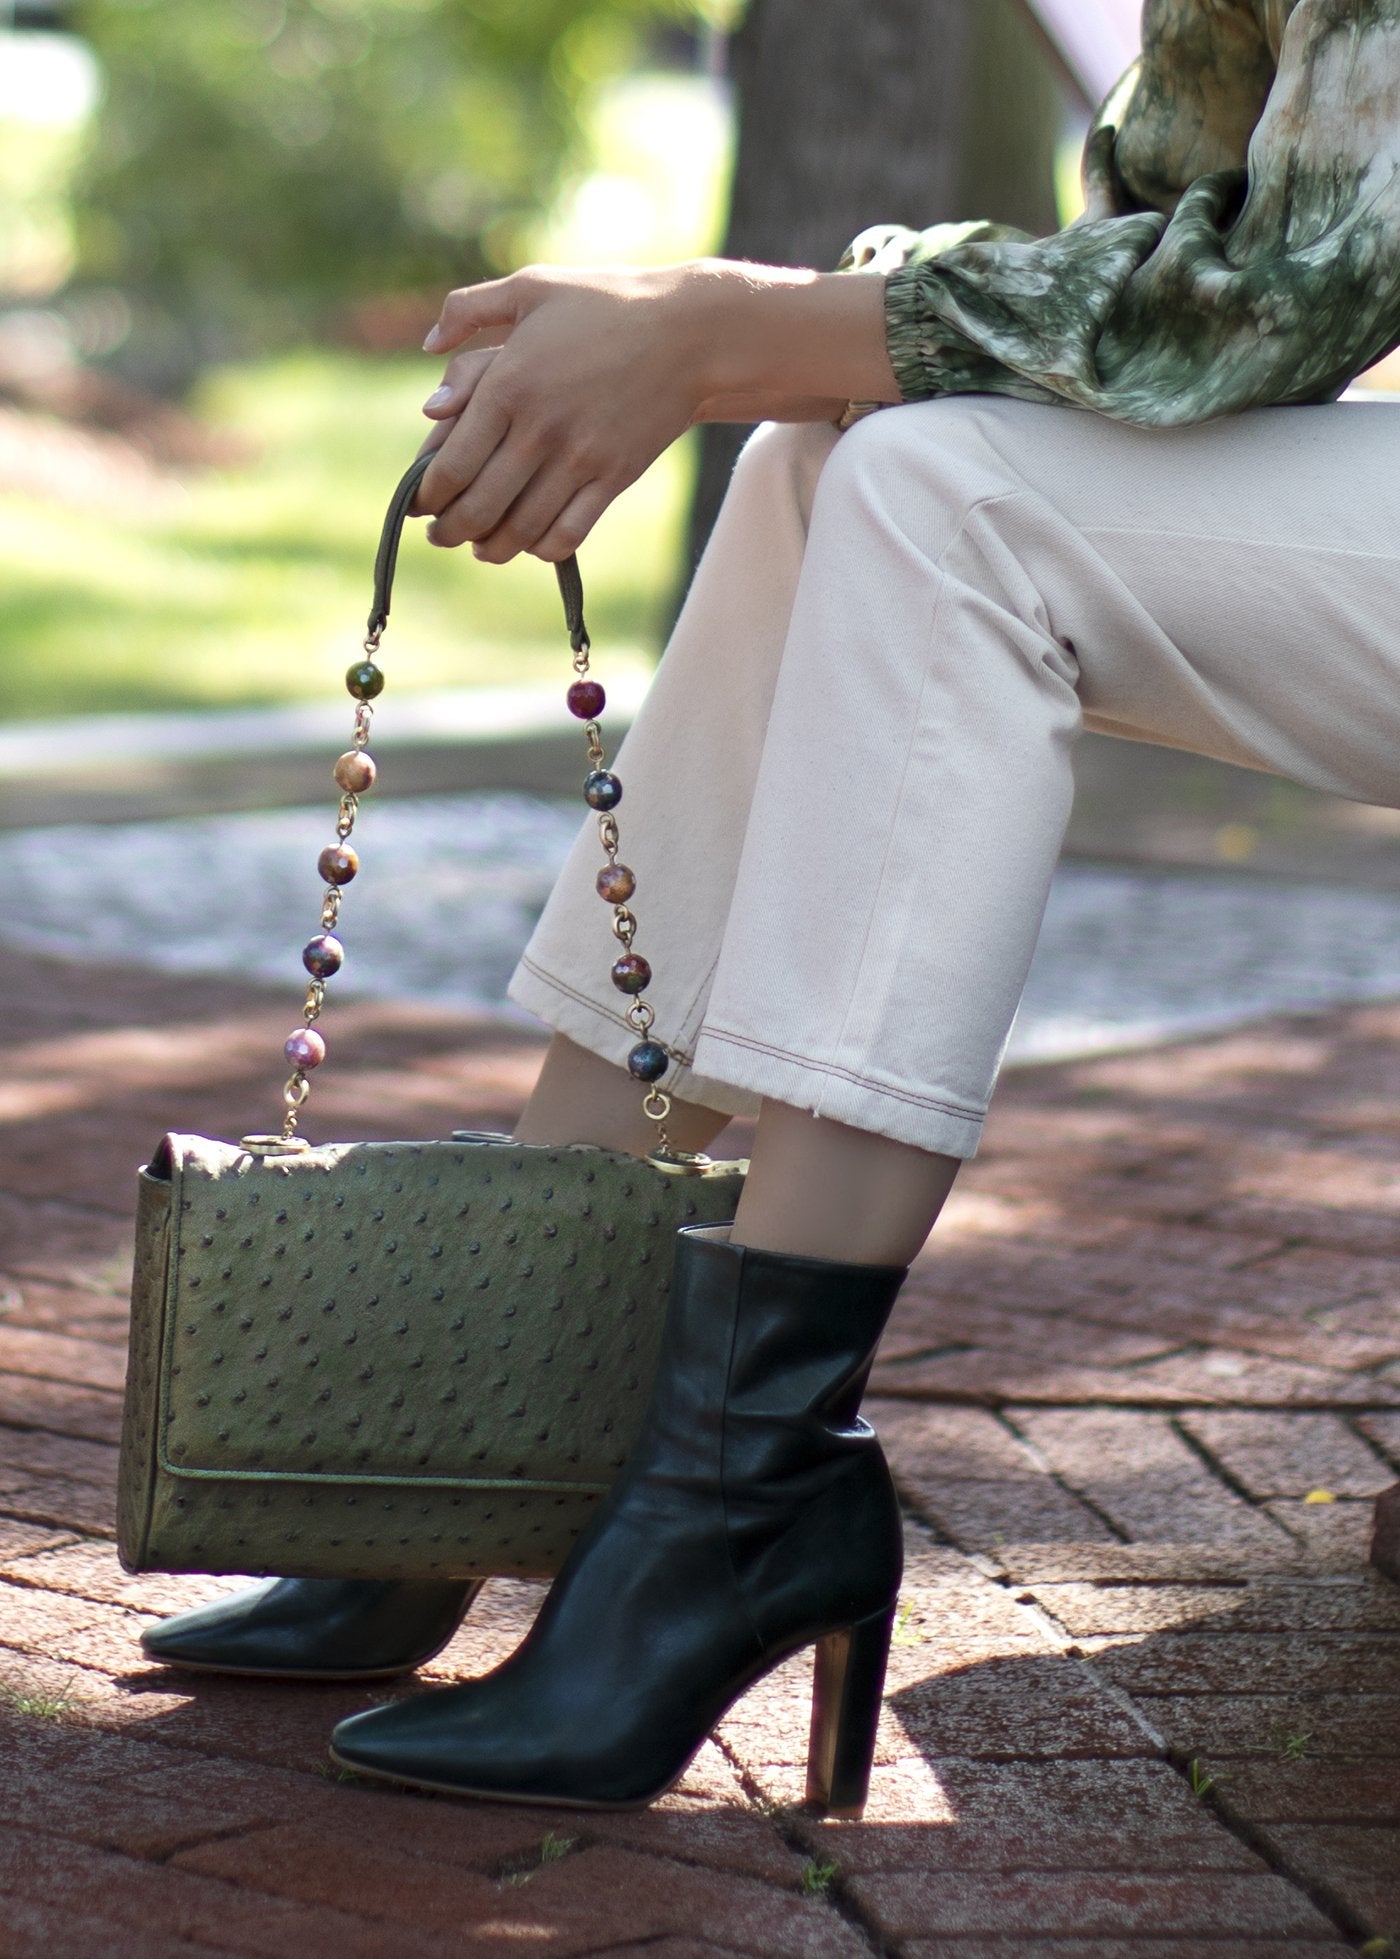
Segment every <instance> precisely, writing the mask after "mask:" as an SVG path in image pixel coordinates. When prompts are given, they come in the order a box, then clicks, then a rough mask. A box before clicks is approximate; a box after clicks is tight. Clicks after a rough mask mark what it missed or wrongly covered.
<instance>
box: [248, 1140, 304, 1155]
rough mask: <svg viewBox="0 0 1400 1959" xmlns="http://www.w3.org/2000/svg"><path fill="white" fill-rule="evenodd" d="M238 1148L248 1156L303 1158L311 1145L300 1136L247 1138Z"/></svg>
mask: <svg viewBox="0 0 1400 1959" xmlns="http://www.w3.org/2000/svg"><path fill="white" fill-rule="evenodd" d="M238 1147H239V1149H241V1150H242V1151H244V1153H245V1154H246V1155H248V1156H301V1155H302V1154H303V1153H304V1152H305V1151H307V1150H309V1149H310V1148H311V1145H310V1143H308V1142H306V1141H305V1140H304V1139H303V1138H302V1137H300V1136H245V1137H244V1138H243V1140H242V1142H241V1143H240V1144H239V1145H238Z"/></svg>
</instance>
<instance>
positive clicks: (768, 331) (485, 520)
mask: <svg viewBox="0 0 1400 1959" xmlns="http://www.w3.org/2000/svg"><path fill="white" fill-rule="evenodd" d="M859 288H864V290H857V289H859ZM882 300H883V289H882V285H881V282H880V281H878V280H873V279H862V278H851V277H849V276H848V275H839V276H838V275H834V274H817V273H811V272H789V271H785V270H781V269H777V268H773V267H764V266H750V265H744V264H736V263H728V262H725V261H723V260H709V261H698V262H694V263H691V264H686V265H678V266H668V267H663V268H660V269H657V270H653V271H629V270H586V271H576V270H562V269H560V270H556V269H553V268H548V267H530V268H527V269H526V270H525V271H523V272H517V273H514V274H512V275H511V276H510V277H509V278H506V279H496V280H492V281H489V282H488V283H486V284H484V285H479V286H467V287H463V288H461V289H460V290H459V291H457V292H453V293H449V294H448V297H447V300H446V302H445V304H444V306H443V310H442V315H441V317H440V319H439V322H438V325H437V326H436V327H435V328H434V329H433V331H432V333H430V334H429V336H428V340H427V342H426V345H427V347H428V350H429V351H430V352H435V353H436V352H447V351H448V350H449V349H454V348H455V349H456V350H457V352H456V353H455V354H454V357H453V359H452V360H451V361H450V362H449V364H448V368H447V372H446V375H445V377H444V380H443V385H442V387H441V388H439V389H438V390H437V392H436V393H435V394H434V395H433V396H431V397H430V398H429V400H428V402H427V403H426V404H425V413H427V414H428V415H429V416H431V417H432V418H434V419H435V420H438V421H439V422H441V423H442V424H443V425H444V426H445V428H446V433H445V434H442V435H440V434H438V432H437V431H434V435H433V437H432V438H430V442H429V446H435V447H436V448H437V450H438V457H437V460H436V461H435V462H434V464H433V466H432V468H431V469H430V470H429V471H428V473H427V475H426V476H425V477H424V479H423V483H422V486H421V488H420V490H419V493H418V498H417V502H416V504H415V509H416V510H417V511H418V512H419V513H420V514H431V515H432V516H433V518H434V522H433V523H432V525H431V526H430V528H429V531H428V536H429V538H430V539H431V540H432V542H433V543H435V544H444V545H455V544H462V543H465V542H467V541H471V542H472V544H473V545H474V547H475V550H476V554H477V556H478V557H481V558H485V559H488V560H490V561H491V562H493V563H504V562H505V561H506V560H507V559H509V558H512V557H514V556H515V555H516V554H517V553H518V552H520V551H530V552H533V553H534V554H535V555H536V556H537V557H540V558H545V559H550V560H558V559H561V558H565V557H567V556H568V555H569V553H570V552H571V551H574V550H576V549H577V547H578V546H579V544H580V543H581V542H582V541H583V539H584V538H585V537H586V536H587V535H588V533H589V531H590V530H591V529H592V527H593V525H594V524H595V523H596V522H597V520H598V518H599V517H600V516H601V515H602V513H603V511H604V510H605V509H606V508H607V506H608V504H609V503H611V502H612V500H613V498H614V497H615V496H617V495H618V494H619V492H620V491H622V490H624V489H626V488H627V486H628V484H629V483H633V482H635V481H636V479H637V477H639V476H640V475H641V474H642V472H643V470H645V469H646V468H647V467H648V466H649V464H651V463H652V462H654V461H655V459H656V457H657V456H659V455H660V454H661V452H662V450H663V449H665V448H666V447H668V445H669V444H670V443H672V442H673V441H674V440H675V439H676V437H677V436H678V435H681V434H683V433H684V432H685V430H686V429H687V428H689V427H690V426H691V425H692V424H693V423H695V422H699V421H706V420H710V421H718V420H743V421H749V420H761V419H765V418H773V419H781V420H805V419H826V418H827V417H829V416H831V415H835V414H838V413H839V412H840V409H841V408H842V406H844V404H845V402H846V401H847V400H848V399H849V398H850V397H851V396H852V395H858V396H860V398H862V399H884V400H895V399H897V398H898V394H897V390H896V389H895V388H894V384H893V375H892V374H891V372H890V369H889V363H888V358H887V357H886V355H885V352H884V330H883V305H882Z"/></svg>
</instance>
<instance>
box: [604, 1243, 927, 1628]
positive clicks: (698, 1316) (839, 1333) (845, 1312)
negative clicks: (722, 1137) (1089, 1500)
mask: <svg viewBox="0 0 1400 1959" xmlns="http://www.w3.org/2000/svg"><path fill="white" fill-rule="evenodd" d="M904 1277H905V1272H904V1269H903V1268H899V1267H884V1266H860V1265H845V1264H840V1263H837V1262H835V1261H833V1260H828V1259H813V1258H799V1257H789V1256H787V1255H785V1254H779V1253H774V1252H764V1251H755V1250H753V1249H752V1248H750V1247H747V1246H741V1245H733V1244H730V1243H729V1240H728V1227H727V1226H693V1227H687V1228H685V1229H683V1230H681V1231H680V1232H678V1234H677V1241H676V1266H675V1273H674V1277H673V1280H672V1285H671V1298H670V1306H669V1309H668V1318H667V1325H666V1333H665V1337H664V1340H663V1345H662V1353H661V1359H660V1363H659V1366H658V1371H657V1381H656V1387H655V1390H654V1393H653V1397H652V1402H651V1405H650V1408H649V1411H648V1415H647V1419H646V1423H645V1425H644V1429H643V1434H642V1439H641V1442H640V1444H639V1446H638V1449H637V1451H636V1453H635V1454H634V1456H633V1458H632V1462H631V1464H630V1465H629V1469H628V1471H627V1472H626V1473H625V1477H624V1480H625V1481H626V1482H627V1483H629V1484H631V1483H632V1481H633V1478H635V1479H636V1480H637V1486H638V1487H637V1490H636V1494H637V1495H640V1494H641V1488H642V1487H643V1486H645V1488H646V1490H647V1493H648V1499H649V1501H648V1507H649V1508H652V1507H659V1508H661V1509H664V1510H667V1511H670V1510H671V1509H672V1507H673V1506H676V1505H679V1506H681V1507H686V1506H689V1505H692V1504H698V1505H700V1506H702V1507H704V1508H707V1509H709V1510H710V1511H711V1513H712V1518H713V1528H714V1529H715V1530H716V1531H717V1532H720V1533H722V1534H723V1536H724V1538H725V1540H726V1543H727V1548H728V1556H729V1562H730V1565H731V1568H732V1571H733V1574H734V1579H735V1581H736V1583H737V1585H738V1587H739V1591H740V1595H741V1597H742V1598H743V1600H744V1601H745V1603H746V1605H747V1607H748V1609H749V1612H750V1615H751V1617H752V1619H753V1621H754V1624H755V1627H756V1629H757V1631H758V1632H759V1635H760V1637H761V1638H762V1639H763V1640H764V1641H765V1642H766V1641H767V1639H768V1638H769V1637H770V1636H776V1629H777V1628H778V1627H779V1626H781V1627H783V1628H786V1627H788V1626H790V1625H791V1624H793V1623H795V1622H798V1621H802V1620H804V1619H805V1618H806V1617H807V1616H808V1615H809V1614H814V1615H816V1616H819V1617H820V1616H824V1615H825V1614H827V1613H828V1612H829V1609H830V1601H831V1597H832V1592H833V1587H835V1588H836V1589H837V1590H838V1591H839V1592H841V1594H842V1595H843V1596H847V1595H848V1596H849V1600H850V1603H851V1609H852V1611H853V1612H856V1613H863V1612H865V1611H873V1610H875V1609H877V1608H878V1607H880V1606H882V1605H883V1604H885V1603H886V1602H887V1598H886V1596H885V1595H886V1594H888V1595H889V1597H892V1596H893V1592H894V1591H895V1590H896V1589H897V1587H898V1583H899V1577H900V1572H901V1569H902V1556H903V1552H902V1531H901V1526H900V1519H899V1507H898V1499H897V1497H896V1495H895V1492H894V1488H893V1484H892V1482H891V1480H890V1475H889V1470H888V1467H887V1465H886V1463H885V1458H884V1452H883V1451H882V1449H881V1448H880V1444H879V1441H878V1439H877V1438H876V1435H875V1433H874V1430H873V1429H872V1428H871V1427H870V1426H869V1424H868V1423H866V1422H864V1421H862V1420H861V1418H860V1415H859V1407H860V1399H861V1395H862V1393H863V1392H864V1388H865V1384H866V1381H867V1379H868V1377H869V1374H870V1369H871V1366H872V1364H873V1362H874V1358H875V1352H876V1348H877V1346H878V1343H879V1339H880V1335H881V1333H882V1331H883V1329H884V1326H885V1323H886V1321H887V1320H888V1318H889V1313H890V1309H891V1307H892V1306H893V1304H894V1301H895V1298H896V1296H897V1295H898V1292H899V1288H900V1285H901V1284H902V1283H903V1280H904Z"/></svg>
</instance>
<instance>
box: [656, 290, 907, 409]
mask: <svg viewBox="0 0 1400 1959" xmlns="http://www.w3.org/2000/svg"><path fill="white" fill-rule="evenodd" d="M684 273H685V275H686V276H685V278H684V279H683V280H682V282H681V284H680V287H679V288H678V292H677V298H678V300H680V302H681V304H682V305H683V307H684V309H685V311H686V314H687V317H688V319H689V321H690V324H691V327H692V330H693V332H694V334H695V344H696V355H695V359H696V372H697V375H698V377H699V380H700V384H701V391H702V396H703V397H704V398H705V399H711V398H716V397H724V396H742V395H754V396H759V397H761V396H764V395H767V394H779V395H785V396H790V397H808V398H812V399H818V398H825V399H832V400H839V401H847V400H850V399H852V398H854V399H857V400H861V401H878V402H897V401H899V400H900V399H901V397H900V391H899V384H898V382H897V381H896V379H895V376H894V370H893V368H892V367H891V366H890V360H889V354H888V352H887V351H886V346H885V304H884V300H885V291H884V288H885V282H884V280H883V279H882V278H879V277H874V276H870V275H858V276H853V275H851V274H850V273H835V272H813V271H808V270H798V269H793V268H789V267H785V266H771V265H750V264H747V263H744V262H741V261H738V260H732V259H708V260H698V261H695V262H693V263H692V264H691V265H689V266H687V267H685V268H684Z"/></svg>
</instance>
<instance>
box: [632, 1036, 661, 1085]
mask: <svg viewBox="0 0 1400 1959" xmlns="http://www.w3.org/2000/svg"><path fill="white" fill-rule="evenodd" d="M670 1065H671V1057H670V1055H669V1054H667V1052H666V1050H665V1048H664V1047H662V1045H661V1043H660V1042H659V1041H639V1042H638V1043H637V1045H636V1047H634V1048H633V1050H632V1052H631V1053H630V1054H629V1055H628V1057H627V1072H628V1073H629V1074H630V1075H631V1076H633V1078H634V1079H635V1080H637V1081H639V1082H659V1081H660V1079H661V1077H662V1076H663V1075H664V1074H665V1072H666V1070H667V1069H668V1068H669V1067H670Z"/></svg>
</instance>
